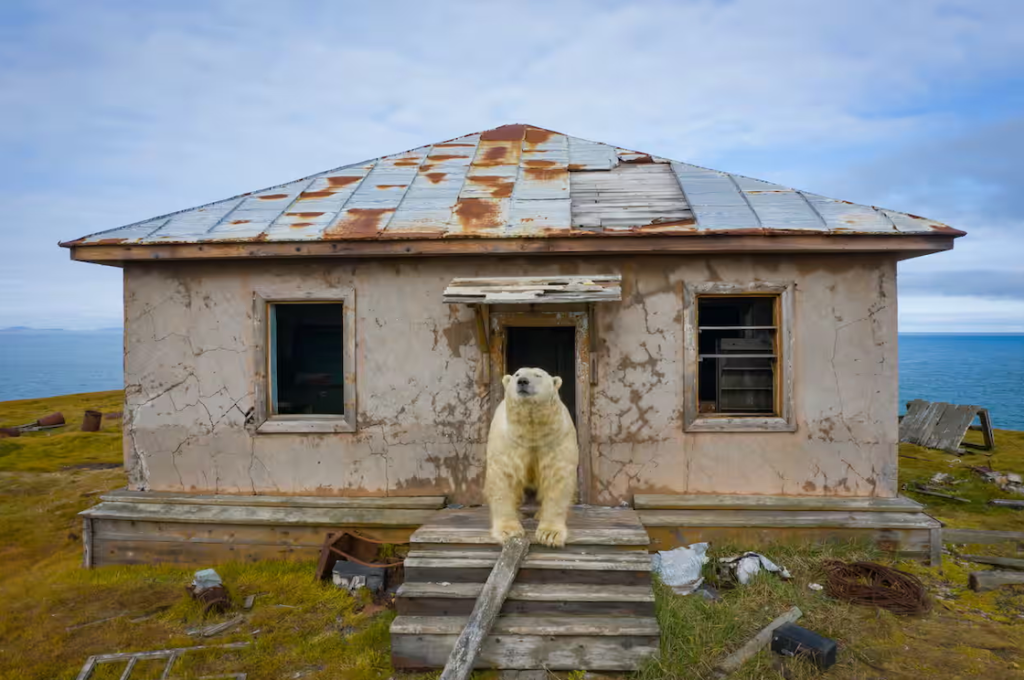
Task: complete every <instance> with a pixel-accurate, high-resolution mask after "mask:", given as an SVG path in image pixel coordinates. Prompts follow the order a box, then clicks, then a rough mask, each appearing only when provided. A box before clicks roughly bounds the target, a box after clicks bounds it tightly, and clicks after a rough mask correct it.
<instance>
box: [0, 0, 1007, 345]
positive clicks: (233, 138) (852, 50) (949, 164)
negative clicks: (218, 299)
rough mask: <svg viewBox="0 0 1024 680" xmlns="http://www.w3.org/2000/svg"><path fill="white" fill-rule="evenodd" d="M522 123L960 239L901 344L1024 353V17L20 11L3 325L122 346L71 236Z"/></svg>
mask: <svg viewBox="0 0 1024 680" xmlns="http://www.w3.org/2000/svg"><path fill="white" fill-rule="evenodd" d="M506 123H528V124H531V125H537V126H539V127H544V128H548V129H552V130H557V131H559V132H563V133H566V134H569V135H573V136H576V137H583V138H586V139H592V140H596V141H601V142H607V143H611V144H615V145H618V146H622V147H625V148H631V149H637V150H641V151H646V152H650V153H654V154H657V155H659V156H664V157H668V158H672V159H675V160H681V161H687V162H691V163H695V164H697V165H702V166H706V167H711V168H715V169H718V170H726V171H730V172H734V173H738V174H742V175H747V176H752V177H757V178H760V179H765V180H768V181H771V182H776V183H779V184H783V185H786V186H792V187H796V188H799V189H804V190H808V191H812V192H815V193H819V194H824V195H826V196H830V197H833V198H840V199H844V200H850V201H853V202H857V203H866V204H870V205H877V206H882V207H886V208H892V209H895V210H901V211H904V212H910V213H913V214H917V215H925V216H927V217H930V218H933V219H937V220H939V221H942V222H945V223H947V224H950V225H952V226H955V227H957V228H959V229H963V230H965V231H967V232H968V236H966V237H964V238H961V239H958V240H957V242H956V247H955V250H954V251H952V252H946V253H941V254H937V255H931V256H928V257H923V258H917V259H913V260H908V261H905V262H903V263H901V264H900V272H899V310H900V330H901V331H907V332H976V333H977V332H1024V209H1022V205H1024V2H1020V1H1019V0H1005V1H999V0H993V1H988V0H969V1H948V2H938V1H924V0H901V1H900V2H893V1H892V0H881V1H876V0H853V1H850V2H844V1H839V0H830V1H829V2H822V1H821V0H813V1H803V0H779V1H768V0H733V1H727V0H726V1H723V0H718V1H710V0H694V1H690V2H681V1H680V2H668V1H659V0H644V1H639V2H619V1H613V0H586V1H572V0H542V1H539V2H531V1H527V0H522V1H520V2H501V1H499V0H488V1H487V2H480V1H478V0H471V1H467V2H462V1H459V0H446V1H444V2H441V1H440V0H436V1H430V0H419V1H416V2H401V1H381V2H346V1H342V0H324V1H312V0H309V1H307V0H295V1H292V2H280V0H276V1H274V2H270V1H266V2H263V1H260V0H252V1H249V2H243V1H241V0H176V1H175V2H137V0H91V1H90V2H75V1H73V0H65V1H63V2H57V1H52V2H50V1H46V0H38V1H35V2H25V1H21V0H3V2H2V3H0V327H6V326H19V325H21V326H33V327H39V328H52V327H62V328H76V329H78V328H80V329H88V328H103V327H116V326H119V325H120V324H121V318H122V317H121V304H122V294H121V272H120V270H119V269H117V268H114V267H105V266H100V265H95V264H87V263H75V262H71V261H70V260H69V257H68V252H67V251H66V250H64V249H62V248H59V247H58V246H57V242H58V241H61V240H70V239H73V238H76V237H79V236H82V235H85V234H87V233H92V232H95V231H100V230H103V229H109V228H113V227H117V226H121V225H124V224H128V223H131V222H135V221H138V220H141V219H145V218H148V217H153V216H156V215H160V214H163V213H167V212H171V211H175V210H179V209H183V208H189V207H192V206H196V205H200V204H203V203H208V202H211V201H215V200H218V199H222V198H227V197H229V196H232V195H235V194H238V193H242V192H245V191H250V190H254V189H259V188H263V187H267V186H271V185H274V184H278V183H280V182H284V181H288V180H292V179H296V178H298V177H303V176H306V175H309V174H312V173H315V172H320V171H323V170H327V169H329V168H333V167H337V166H340V165H344V164H348V163H354V162H357V161H361V160H365V159H369V158H374V157H377V156H383V155H386V154H390V153H395V152H399V151H403V150H405V149H409V148H413V147H417V146H421V145H424V144H430V143H433V142H436V141H440V140H444V139H449V138H452V137H456V136H460V135H463V134H467V133H470V132H474V131H478V130H483V129H487V128H491V127H495V126H497V125H502V124H506Z"/></svg>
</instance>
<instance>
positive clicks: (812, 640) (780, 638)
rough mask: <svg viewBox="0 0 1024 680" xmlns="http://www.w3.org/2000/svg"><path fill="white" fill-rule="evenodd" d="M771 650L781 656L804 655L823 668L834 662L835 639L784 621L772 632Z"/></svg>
mask: <svg viewBox="0 0 1024 680" xmlns="http://www.w3.org/2000/svg"><path fill="white" fill-rule="evenodd" d="M772 651H773V652H775V653H776V654H782V655H783V656H804V657H807V658H809V659H811V660H812V661H813V662H814V663H815V665H817V666H818V668H820V669H822V670H825V669H826V668H830V667H831V666H833V665H834V664H835V662H836V641H835V640H829V639H828V638H827V637H822V636H820V635H818V634H817V633H815V632H813V631H809V630H807V629H806V628H801V627H800V626H798V625H796V624H795V623H785V624H783V625H781V626H779V627H778V628H776V629H775V632H774V633H773V634H772Z"/></svg>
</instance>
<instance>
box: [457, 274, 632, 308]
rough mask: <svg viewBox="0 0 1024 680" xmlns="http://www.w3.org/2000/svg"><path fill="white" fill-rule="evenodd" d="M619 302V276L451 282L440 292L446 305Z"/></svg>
mask: <svg viewBox="0 0 1024 680" xmlns="http://www.w3.org/2000/svg"><path fill="white" fill-rule="evenodd" d="M621 299H622V277H621V276H619V275H612V276H548V277H540V276H507V277H495V278H483V279H453V280H452V282H451V283H450V284H449V285H448V287H447V288H446V289H445V291H444V302H445V303H447V304H471V305H493V304H513V305H514V304H537V303H549V304H550V303H561V304H565V303H572V302H615V301H618V300H621Z"/></svg>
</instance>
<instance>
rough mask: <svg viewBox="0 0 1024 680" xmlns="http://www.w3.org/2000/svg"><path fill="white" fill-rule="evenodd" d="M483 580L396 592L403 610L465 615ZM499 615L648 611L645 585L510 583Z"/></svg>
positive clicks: (650, 598)
mask: <svg viewBox="0 0 1024 680" xmlns="http://www.w3.org/2000/svg"><path fill="white" fill-rule="evenodd" d="M482 588H483V585H482V584H480V583H449V584H448V585H442V584H440V583H409V582H406V583H404V584H403V585H402V587H401V588H399V590H398V593H397V595H396V598H397V599H396V603H397V609H398V613H399V614H400V615H403V616H468V615H469V613H470V612H471V611H472V608H473V605H474V600H475V599H476V597H477V595H479V593H480V591H481V589H482ZM501 613H502V615H508V614H523V615H533V616H537V615H551V614H561V615H584V616H646V617H650V616H654V615H655V607H654V592H653V591H652V590H651V587H650V585H649V584H648V585H631V586H616V585H611V586H602V587H600V588H595V587H594V586H592V585H589V586H588V585H580V584H575V583H572V584H564V583H551V584H534V583H516V584H514V585H513V586H512V588H511V590H510V591H509V594H508V598H507V599H506V600H505V604H504V606H503V607H502V609H501Z"/></svg>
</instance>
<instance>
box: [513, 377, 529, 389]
mask: <svg viewBox="0 0 1024 680" xmlns="http://www.w3.org/2000/svg"><path fill="white" fill-rule="evenodd" d="M516 384H517V385H520V386H522V387H526V386H527V385H529V384H530V381H529V380H528V379H527V378H520V379H519V380H518V381H517V382H516Z"/></svg>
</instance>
